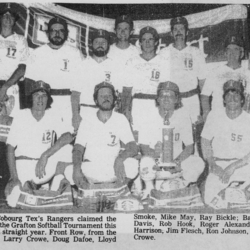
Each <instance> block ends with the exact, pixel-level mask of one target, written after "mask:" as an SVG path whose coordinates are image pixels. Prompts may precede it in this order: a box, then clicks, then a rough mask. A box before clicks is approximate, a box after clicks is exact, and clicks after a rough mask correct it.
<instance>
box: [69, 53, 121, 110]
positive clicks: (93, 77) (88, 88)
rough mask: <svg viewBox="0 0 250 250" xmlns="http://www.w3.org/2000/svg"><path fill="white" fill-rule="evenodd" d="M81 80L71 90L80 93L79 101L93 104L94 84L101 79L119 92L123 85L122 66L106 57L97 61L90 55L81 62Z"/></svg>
mask: <svg viewBox="0 0 250 250" xmlns="http://www.w3.org/2000/svg"><path fill="white" fill-rule="evenodd" d="M78 74H81V76H82V77H81V80H80V81H78V82H77V83H76V84H75V85H74V86H72V87H71V90H74V91H78V92H80V93H81V99H80V103H82V104H87V105H95V103H94V99H93V94H94V89H95V86H96V85H97V84H99V83H101V82H103V81H105V82H108V83H110V84H112V85H114V87H115V89H116V90H118V91H119V92H121V91H122V87H123V86H124V84H125V83H124V79H125V78H124V77H123V67H121V66H120V64H117V62H115V61H114V60H112V59H110V58H107V59H106V60H104V61H102V62H100V63H98V62H97V61H96V60H95V59H93V58H92V57H88V58H87V59H86V60H85V61H84V62H83V64H82V66H81V70H80V72H79V73H78Z"/></svg>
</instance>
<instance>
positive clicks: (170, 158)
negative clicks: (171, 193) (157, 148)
mask: <svg viewBox="0 0 250 250" xmlns="http://www.w3.org/2000/svg"><path fill="white" fill-rule="evenodd" d="M173 137H174V127H173V126H172V125H171V124H170V122H169V113H166V114H165V117H164V120H163V128H162V153H161V157H160V161H159V162H158V163H157V165H156V166H155V167H154V169H155V170H156V180H166V179H171V178H175V177H176V173H178V172H179V171H177V170H176V163H175V162H174V141H173Z"/></svg>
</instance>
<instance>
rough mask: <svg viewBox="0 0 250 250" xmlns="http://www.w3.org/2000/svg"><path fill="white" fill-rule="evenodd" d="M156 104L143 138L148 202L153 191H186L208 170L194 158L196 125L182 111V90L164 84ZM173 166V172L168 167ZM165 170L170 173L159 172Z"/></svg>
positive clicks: (159, 90) (170, 83)
mask: <svg viewBox="0 0 250 250" xmlns="http://www.w3.org/2000/svg"><path fill="white" fill-rule="evenodd" d="M156 103H157V106H158V109H157V108H156V112H155V113H154V114H150V118H149V120H148V121H147V122H145V124H144V128H143V129H142V130H141V131H140V135H139V143H140V149H141V153H142V156H143V157H142V159H141V163H140V175H141V178H142V180H144V181H145V183H146V189H145V190H144V197H145V198H146V196H147V195H148V194H149V193H150V191H151V190H152V189H157V190H161V191H163V192H167V191H171V190H177V189H180V188H185V187H186V186H188V185H189V184H190V183H193V182H196V181H197V179H198V177H199V176H200V174H201V173H202V172H203V169H204V162H203V161H202V159H201V158H199V157H197V156H194V155H192V152H193V135H192V123H191V120H190V117H189V116H188V115H187V114H186V112H185V110H183V108H181V107H182V103H181V99H180V92H179V87H178V86H177V85H176V84H175V83H173V82H169V81H168V82H162V83H160V84H159V85H158V89H157V99H156ZM171 129H172V132H171ZM171 138H172V140H171ZM183 144H184V149H183ZM171 158H172V159H171ZM171 163H172V165H173V167H172V168H171V167H166V166H169V165H171ZM161 166H163V168H162V169H164V170H166V169H167V171H164V172H165V173H164V172H162V171H157V168H158V170H160V169H159V168H160V167H161ZM155 179H156V182H155V186H154V180H155Z"/></svg>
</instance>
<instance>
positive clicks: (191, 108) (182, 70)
mask: <svg viewBox="0 0 250 250" xmlns="http://www.w3.org/2000/svg"><path fill="white" fill-rule="evenodd" d="M170 25H171V34H172V36H173V39H174V43H173V44H170V45H169V46H168V47H167V48H164V49H162V50H160V52H159V54H160V55H161V56H163V57H165V58H167V59H169V60H170V62H171V65H170V69H169V72H170V79H172V81H174V82H175V83H176V84H177V85H178V86H179V88H180V92H181V97H182V102H183V106H184V108H186V109H187V111H188V112H189V114H190V117H191V119H192V123H193V124H195V122H196V121H197V120H198V117H199V116H200V103H199V96H198V93H199V87H200V89H202V87H203V84H204V82H205V76H204V75H205V72H206V68H205V67H206V64H205V58H204V56H203V55H202V54H201V51H200V50H199V49H198V48H196V47H193V46H188V45H187V43H186V41H187V36H188V21H187V19H186V18H185V17H176V18H173V19H171V21H170Z"/></svg>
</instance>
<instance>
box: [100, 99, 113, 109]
mask: <svg viewBox="0 0 250 250" xmlns="http://www.w3.org/2000/svg"><path fill="white" fill-rule="evenodd" d="M107 102H109V101H105V102H103V103H102V104H100V103H99V102H97V107H98V108H99V109H100V110H102V111H111V110H113V108H114V107H115V102H113V103H111V102H109V103H110V105H107V106H106V105H103V104H105V103H107Z"/></svg>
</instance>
